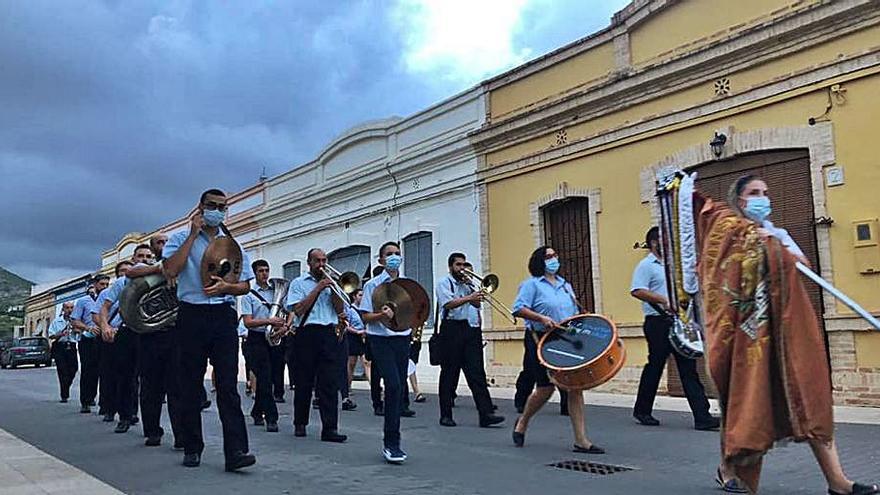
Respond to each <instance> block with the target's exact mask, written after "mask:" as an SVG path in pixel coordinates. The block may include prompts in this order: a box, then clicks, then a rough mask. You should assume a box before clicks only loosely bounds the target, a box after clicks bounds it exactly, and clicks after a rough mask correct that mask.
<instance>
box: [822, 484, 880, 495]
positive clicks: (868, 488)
mask: <svg viewBox="0 0 880 495" xmlns="http://www.w3.org/2000/svg"><path fill="white" fill-rule="evenodd" d="M850 493H851V494H852V495H875V494H878V493H880V487H878V486H877V485H863V484H861V483H853V487H852V491H851V492H850ZM828 495H846V494H843V493H839V492H835V491H834V490H832V489H830V488H829V489H828Z"/></svg>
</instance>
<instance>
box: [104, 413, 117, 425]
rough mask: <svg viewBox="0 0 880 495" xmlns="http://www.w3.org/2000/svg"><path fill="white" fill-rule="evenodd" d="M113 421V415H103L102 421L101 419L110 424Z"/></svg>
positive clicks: (114, 417) (114, 416)
mask: <svg viewBox="0 0 880 495" xmlns="http://www.w3.org/2000/svg"><path fill="white" fill-rule="evenodd" d="M115 419H116V415H115V414H105V415H104V419H102V420H101V421H103V422H105V423H112V422H113V421H114V420H115Z"/></svg>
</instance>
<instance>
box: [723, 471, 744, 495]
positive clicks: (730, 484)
mask: <svg viewBox="0 0 880 495" xmlns="http://www.w3.org/2000/svg"><path fill="white" fill-rule="evenodd" d="M715 483H718V486H719V487H720V488H721V489H722V490H723V491H725V492H727V493H749V490H748V489H747V488H746V487H744V486H742V482H741V481H740V480H739V479H737V478H730V479H729V480H727V481H724V478H722V477H721V468H718V470H717V471H715Z"/></svg>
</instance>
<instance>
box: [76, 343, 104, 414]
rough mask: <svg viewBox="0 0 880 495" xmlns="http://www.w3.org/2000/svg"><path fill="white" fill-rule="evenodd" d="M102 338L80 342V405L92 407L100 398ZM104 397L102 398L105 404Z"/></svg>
mask: <svg viewBox="0 0 880 495" xmlns="http://www.w3.org/2000/svg"><path fill="white" fill-rule="evenodd" d="M99 340H100V337H93V338H85V337H83V338H81V339H80V341H79V345H78V347H79V362H80V366H81V367H82V371H81V372H80V375H79V403H80V405H82V406H86V407H88V406H91V404H92V402H94V400H95V397H97V396H98V377H99V376H100V371H101V343H100V342H98V341H99ZM103 399H104V397H103V396H102V397H101V400H102V402H103Z"/></svg>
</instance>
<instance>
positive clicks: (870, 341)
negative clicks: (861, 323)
mask: <svg viewBox="0 0 880 495" xmlns="http://www.w3.org/2000/svg"><path fill="white" fill-rule="evenodd" d="M855 337H856V363H857V364H858V367H859V368H880V332H859V333H857V334H855Z"/></svg>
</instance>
